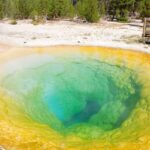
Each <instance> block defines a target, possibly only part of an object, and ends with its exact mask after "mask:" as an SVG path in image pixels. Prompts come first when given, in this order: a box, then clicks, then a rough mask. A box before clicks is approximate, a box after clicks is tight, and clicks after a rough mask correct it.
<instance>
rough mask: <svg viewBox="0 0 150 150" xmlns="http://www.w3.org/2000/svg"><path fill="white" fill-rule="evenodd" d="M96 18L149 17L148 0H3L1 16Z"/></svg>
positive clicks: (0, 4) (0, 1)
mask: <svg viewBox="0 0 150 150" xmlns="http://www.w3.org/2000/svg"><path fill="white" fill-rule="evenodd" d="M76 15H77V16H78V17H79V18H81V19H85V20H87V21H88V22H97V21H98V20H99V18H100V17H103V16H108V17H109V18H110V19H112V20H114V19H116V20H117V21H123V22H124V21H125V22H126V21H128V19H129V17H131V16H138V17H150V1H149V0H119V1H118V0H0V19H3V18H4V17H5V18H6V17H7V18H10V19H33V21H34V22H35V21H37V22H39V20H46V19H54V18H73V17H74V16H76Z"/></svg>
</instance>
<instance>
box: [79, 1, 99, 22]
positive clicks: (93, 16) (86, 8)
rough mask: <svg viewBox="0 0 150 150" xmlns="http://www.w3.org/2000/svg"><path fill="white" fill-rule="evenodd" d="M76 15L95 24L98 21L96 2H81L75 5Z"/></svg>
mask: <svg viewBox="0 0 150 150" xmlns="http://www.w3.org/2000/svg"><path fill="white" fill-rule="evenodd" d="M77 11H78V15H79V16H80V17H81V18H85V19H86V20H87V21H89V22H97V21H98V20H99V17H100V16H99V10H98V1H97V0H81V1H79V3H78V5H77Z"/></svg>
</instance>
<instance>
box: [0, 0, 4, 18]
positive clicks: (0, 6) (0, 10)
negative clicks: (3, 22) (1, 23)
mask: <svg viewBox="0 0 150 150" xmlns="http://www.w3.org/2000/svg"><path fill="white" fill-rule="evenodd" d="M3 8H4V6H3V0H0V19H2V18H3V11H4V10H3Z"/></svg>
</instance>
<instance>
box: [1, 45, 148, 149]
mask: <svg viewBox="0 0 150 150" xmlns="http://www.w3.org/2000/svg"><path fill="white" fill-rule="evenodd" d="M0 146H3V147H4V148H6V149H7V150H27V149H28V150H30V149H31V150H113V149H116V150H149V149H150V54H144V53H139V52H131V51H127V50H119V49H111V48H102V47H77V46H56V47H49V48H11V49H9V50H8V51H5V52H2V53H0Z"/></svg>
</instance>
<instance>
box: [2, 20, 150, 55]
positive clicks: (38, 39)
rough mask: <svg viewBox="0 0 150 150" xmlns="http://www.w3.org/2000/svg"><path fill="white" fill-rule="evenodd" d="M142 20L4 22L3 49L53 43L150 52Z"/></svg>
mask: <svg viewBox="0 0 150 150" xmlns="http://www.w3.org/2000/svg"><path fill="white" fill-rule="evenodd" d="M141 37H142V23H141V22H140V21H136V22H133V23H128V24H125V23H124V24H123V23H115V22H108V21H100V22H99V23H96V24H90V23H77V22H71V21H64V20H61V21H48V22H47V23H45V24H40V25H32V24H31V21H30V20H23V21H18V24H17V25H11V24H9V21H1V22H0V45H1V46H0V50H3V49H4V47H5V48H6V47H7V46H6V45H13V46H21V47H22V46H23V47H24V46H27V47H38V46H51V45H93V46H106V47H116V48H123V49H132V50H139V51H144V52H149V53H150V45H146V44H143V43H142V42H140V40H141Z"/></svg>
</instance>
